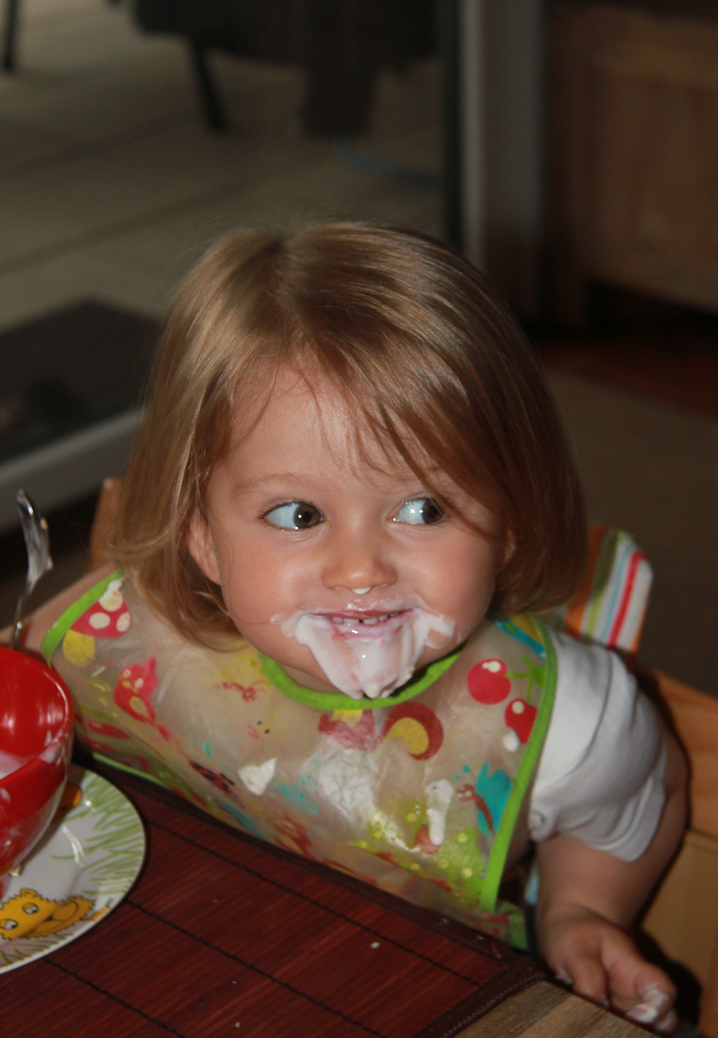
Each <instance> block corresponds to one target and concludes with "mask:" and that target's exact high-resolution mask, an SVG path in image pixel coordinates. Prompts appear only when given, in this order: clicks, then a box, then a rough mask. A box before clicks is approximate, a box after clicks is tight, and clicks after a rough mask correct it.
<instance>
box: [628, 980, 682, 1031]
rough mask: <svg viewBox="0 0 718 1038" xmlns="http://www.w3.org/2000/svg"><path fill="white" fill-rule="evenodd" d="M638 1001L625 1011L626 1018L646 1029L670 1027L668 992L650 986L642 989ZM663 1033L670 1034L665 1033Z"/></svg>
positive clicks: (670, 1011)
mask: <svg viewBox="0 0 718 1038" xmlns="http://www.w3.org/2000/svg"><path fill="white" fill-rule="evenodd" d="M639 998H640V1001H639V1002H638V1003H636V1004H635V1005H633V1006H632V1007H631V1008H630V1009H628V1010H627V1012H626V1016H627V1017H629V1018H630V1019H631V1020H635V1021H636V1023H637V1024H644V1025H645V1026H648V1027H661V1028H662V1029H663V1028H666V1027H669V1026H670V1023H671V1019H670V1018H671V1015H672V1016H674V1017H675V1013H674V1012H673V998H672V996H671V995H670V994H669V992H667V991H665V990H664V989H663V988H661V987H659V986H658V985H657V984H652V985H651V986H650V987H648V988H644V989H643V990H642V991H641V992H640V995H639ZM665 1033H670V1032H669V1031H666V1032H665Z"/></svg>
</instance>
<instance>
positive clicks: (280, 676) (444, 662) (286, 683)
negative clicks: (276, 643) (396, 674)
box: [255, 646, 463, 711]
mask: <svg viewBox="0 0 718 1038" xmlns="http://www.w3.org/2000/svg"><path fill="white" fill-rule="evenodd" d="M462 648H463V646H462V647H461V648H459V649H457V650H456V651H455V652H451V653H449V655H448V656H442V657H441V659H439V660H434V662H433V663H430V664H429V666H428V667H427V668H426V670H424V672H423V673H422V674H421V675H420V676H419V677H418V678H414V679H413V681H409V682H407V683H406V685H403V686H402V687H401V689H400V690H399V691H398V692H392V694H391V695H390V696H386V697H385V698H384V699H369V697H368V696H362V698H361V699H352V698H351V696H347V695H345V694H344V693H343V692H316V691H315V690H314V689H311V688H305V687H304V686H303V685H300V684H299V683H298V682H296V681H294V679H293V678H290V677H289V675H288V674H287V673H285V671H283V670H282V668H281V667H280V666H279V664H278V663H277V662H276V660H272V659H270V658H269V656H265V655H264V653H262V652H260V651H259V650H258V649H255V652H256V653H257V655H258V656H259V661H260V663H261V665H262V670H263V671H264V673H265V675H266V677H268V678H269V680H270V681H271V682H272V684H273V685H274V686H275V687H276V688H278V689H279V691H280V692H283V693H284V694H285V696H289V698H290V699H294V700H296V701H297V703H302V704H303V706H311V707H313V708H314V709H315V710H329V711H333V710H343V711H347V710H377V709H379V708H380V707H386V706H396V704H397V703H405V702H406V700H407V699H413V698H414V696H418V695H419V693H420V692H423V691H424V689H425V688H428V687H429V685H433V683H434V682H435V681H436V680H437V678H440V677H441V675H442V674H443V673H444V672H445V671H447V670H448V669H449V667H450V666H452V664H453V663H455V662H456V660H457V659H458V658H459V656H460V655H461V649H462Z"/></svg>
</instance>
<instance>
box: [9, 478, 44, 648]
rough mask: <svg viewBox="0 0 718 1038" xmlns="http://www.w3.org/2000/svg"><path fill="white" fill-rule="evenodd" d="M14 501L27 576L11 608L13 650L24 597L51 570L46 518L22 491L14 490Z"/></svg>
mask: <svg viewBox="0 0 718 1038" xmlns="http://www.w3.org/2000/svg"><path fill="white" fill-rule="evenodd" d="M15 500H16V501H17V510H18V512H19V513H20V523H21V525H22V535H23V537H24V539H25V548H26V550H27V577H26V579H25V587H24V588H23V590H22V594H21V595H20V597H19V599H18V601H17V606H16V607H15V617H14V619H13V632H12V641H11V645H12V647H13V649H17V647H18V644H19V642H20V632H21V631H22V625H23V623H24V621H25V606H26V605H27V600H28V598H29V597H30V595H31V594H32V592H33V590H34V588H35V585H36V584H37V582H38V580H39V579H40V577H41V576H42V575H43V573H47V571H48V570H49V569H52V558H51V556H50V537H49V534H48V531H47V520H46V519H45V517H44V516H42V515H40V513H39V512H38V510H37V508H36V507H35V505H34V504H33V503H32V501H31V500H30V498H29V497H28V496H27V494H26V493H25V491H24V490H18V492H17V495H16V498H15Z"/></svg>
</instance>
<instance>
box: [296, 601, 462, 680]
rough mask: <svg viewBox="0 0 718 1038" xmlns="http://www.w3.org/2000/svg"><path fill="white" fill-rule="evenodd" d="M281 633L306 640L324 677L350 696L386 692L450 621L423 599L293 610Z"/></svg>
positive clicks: (444, 633) (437, 642) (441, 637)
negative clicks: (385, 605)
mask: <svg viewBox="0 0 718 1038" xmlns="http://www.w3.org/2000/svg"><path fill="white" fill-rule="evenodd" d="M282 633H283V634H284V635H285V636H286V637H288V638H296V639H297V641H298V642H299V644H300V645H306V646H307V647H308V648H309V650H310V651H311V653H312V655H313V656H314V659H315V660H316V661H317V663H318V664H319V666H320V667H321V669H322V671H323V672H324V675H325V677H326V678H327V680H328V681H329V682H330V684H332V685H333V686H334V687H335V688H338V689H339V691H340V692H344V693H345V695H347V696H350V697H351V698H352V699H361V697H362V696H363V695H366V696H369V698H371V699H376V698H377V697H384V696H388V695H390V694H391V693H392V692H393V691H394V689H396V688H399V687H401V685H403V684H405V683H406V682H407V681H408V680H409V678H410V677H411V675H412V674H413V672H414V668H415V667H416V665H417V663H418V661H419V659H420V657H421V655H422V653H423V651H424V648H425V647H426V646H431V647H434V648H436V647H441V646H444V645H446V644H448V642H449V640H450V638H451V637H452V635H453V633H454V622H453V620H450V619H448V618H447V617H444V616H439V614H438V613H435V612H433V611H432V610H430V609H428V608H427V607H426V606H424V604H423V603H422V604H421V605H419V604H416V605H415V604H406V605H405V604H404V603H398V602H397V603H396V607H395V608H393V609H392V608H390V609H386V608H384V609H381V607H379V608H375V609H362V610H358V609H352V608H349V609H346V610H339V611H338V612H330V611H329V610H327V611H326V612H325V611H324V610H323V609H320V610H313V611H311V612H304V611H301V610H300V611H299V612H297V613H295V614H294V615H293V616H292V617H289V618H288V619H286V620H284V622H283V623H282Z"/></svg>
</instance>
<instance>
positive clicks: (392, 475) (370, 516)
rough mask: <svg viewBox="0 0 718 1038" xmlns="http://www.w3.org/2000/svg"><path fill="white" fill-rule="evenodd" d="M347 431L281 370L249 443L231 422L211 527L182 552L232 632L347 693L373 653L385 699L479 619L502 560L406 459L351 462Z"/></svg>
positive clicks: (486, 521) (443, 485)
mask: <svg viewBox="0 0 718 1038" xmlns="http://www.w3.org/2000/svg"><path fill="white" fill-rule="evenodd" d="M352 432H353V430H352V416H351V414H348V413H347V406H346V404H345V403H344V402H343V401H342V400H341V398H340V397H339V395H338V394H336V392H335V391H334V390H333V389H332V388H331V387H328V386H326V385H324V386H322V385H321V384H320V385H319V386H315V387H314V395H313V394H312V393H311V392H310V391H309V389H308V387H307V385H306V384H305V382H304V381H303V380H302V379H300V378H298V377H297V376H296V375H295V374H294V373H293V372H291V371H289V370H288V371H285V372H283V373H282V374H281V375H280V377H279V378H278V380H277V383H276V388H275V390H274V391H273V393H272V396H271V397H270V400H269V403H268V405H267V407H266V409H265V410H264V412H263V413H262V415H261V417H260V419H259V421H258V422H257V424H256V425H255V426H254V428H253V429H252V430H251V432H250V434H249V435H248V436H245V437H244V438H242V433H243V426H242V421H241V416H237V417H236V419H235V424H234V431H233V438H232V447H231V448H230V452H229V455H228V457H227V458H226V460H225V461H224V462H223V463H222V464H221V465H219V466H218V467H217V469H216V470H215V472H214V473H213V475H212V477H211V479H210V484H209V490H208V495H207V510H208V516H209V520H208V522H207V523H206V522H205V521H204V520H202V519H201V518H196V519H195V521H194V523H193V525H192V528H191V532H190V534H189V546H190V550H191V552H192V554H193V556H194V558H195V559H196V561H197V562H198V563H199V565H200V566H201V567H202V569H203V570H204V572H205V573H206V574H207V576H208V577H209V578H210V580H212V581H214V582H215V583H217V584H219V585H220V586H221V588H222V594H223V596H224V601H225V604H226V607H227V610H228V612H229V615H230V616H231V618H232V620H233V621H234V623H235V624H236V626H237V629H238V630H239V631H240V633H241V634H242V635H244V636H245V637H246V638H247V639H248V640H249V641H250V642H251V643H252V644H253V645H254V646H255V647H256V648H258V649H259V650H260V651H262V652H264V653H265V654H266V655H267V656H270V657H271V658H272V659H274V660H276V661H277V662H278V663H279V664H280V665H281V666H282V667H283V668H284V669H285V671H286V672H287V673H289V674H290V675H291V676H292V677H293V678H294V679H295V680H296V681H298V682H300V684H303V685H305V686H308V687H310V688H315V689H319V690H321V691H329V690H332V691H333V690H335V689H337V688H341V690H342V691H345V692H348V694H350V695H353V694H355V693H352V692H350V691H348V688H346V687H344V686H343V685H342V680H341V674H343V673H345V672H346V670H347V667H349V669H350V670H351V667H352V665H353V664H352V661H354V664H357V666H359V669H360V670H361V667H362V666H364V664H366V660H367V658H368V656H369V657H371V658H372V659H373V660H374V664H372V666H374V669H375V671H376V666H378V668H379V669H378V671H376V674H378V675H379V677H378V678H377V680H378V683H379V685H382V689H383V691H384V694H386V692H387V689H390V688H391V687H396V686H398V685H399V684H402V683H403V681H405V680H407V677H408V676H409V675H410V674H411V672H412V670H413V669H414V668H415V667H416V668H420V667H423V666H425V665H426V664H428V663H430V662H432V661H433V660H435V659H438V658H439V657H440V656H443V655H445V654H446V653H448V652H450V651H452V650H453V649H454V648H456V647H457V646H458V645H460V644H461V643H462V642H463V641H464V640H465V638H466V637H467V636H468V635H469V634H470V633H471V631H472V630H473V629H474V628H475V627H476V626H477V625H478V624H479V623H480V622H481V620H482V619H483V617H484V615H485V613H486V610H487V608H488V606H489V603H490V601H491V597H492V594H493V590H494V579H495V575H496V571H497V568H498V565H499V561H500V558H501V555H502V550H501V547H500V545H497V544H496V543H493V542H491V541H489V540H488V539H486V538H484V537H482V536H481V535H479V534H477V533H475V532H474V531H472V530H471V529H470V528H469V527H468V526H467V525H465V524H464V523H463V522H461V521H460V520H458V519H456V518H453V517H452V516H448V515H443V514H442V513H441V512H440V510H439V509H438V506H437V505H436V504H435V503H434V502H433V498H432V497H431V493H430V491H428V489H427V488H426V487H424V486H422V484H421V482H420V480H419V479H418V478H417V477H416V476H415V475H414V473H413V472H412V471H411V469H409V468H408V467H407V466H406V465H405V464H404V462H402V461H400V460H397V461H396V462H389V461H388V460H387V459H386V458H385V457H384V455H383V454H382V452H381V451H380V449H379V447H378V446H377V447H376V448H375V456H371V457H370V459H369V460H363V459H362V458H361V457H358V456H357V452H356V451H355V450H354V449H353V443H354V440H353V436H352ZM370 453H371V448H370ZM370 462H373V463H374V464H371V463H370ZM436 482H437V485H438V488H439V489H440V490H441V492H442V493H443V494H445V496H446V498H447V499H448V500H449V501H451V502H452V503H453V504H455V505H456V506H457V507H458V508H459V509H460V510H461V512H462V513H463V514H465V515H467V516H469V517H470V518H471V519H472V520H474V521H476V522H477V523H478V524H480V526H481V528H482V529H484V530H487V531H490V532H496V521H495V519H494V518H493V516H492V515H490V513H489V512H488V511H487V510H486V509H485V508H483V507H482V506H481V505H479V504H477V503H476V502H474V501H472V500H471V499H470V498H468V496H467V495H466V494H465V493H464V492H463V491H461V490H459V488H458V487H456V486H455V484H453V483H452V482H451V481H450V480H449V479H448V478H447V477H446V476H442V475H441V474H438V475H437V476H436ZM300 621H301V623H300ZM367 621H369V622H368V623H367ZM302 632H304V633H303V635H302ZM320 643H321V644H320ZM310 645H311V646H312V648H310ZM322 646H323V649H322ZM377 660H378V661H379V662H378V664H377V663H376V661H377ZM320 661H321V662H320ZM357 661H359V662H357ZM361 661H364V662H363V663H362V662H361ZM397 661H398V662H397ZM375 664H376V666H375ZM366 665H367V666H368V665H369V664H366ZM392 668H393V669H392ZM355 669H356V667H355ZM327 671H329V673H327ZM362 673H364V672H362ZM372 673H374V672H372ZM376 674H375V675H374V676H375V677H376ZM337 675H339V677H337ZM362 680H364V679H362V678H361V677H360V678H359V687H360V688H362V689H363V691H365V692H366V693H367V694H368V695H372V696H374V695H377V694H381V692H380V691H379V688H378V685H376V681H375V680H374V677H371V678H370V679H367V680H369V683H370V685H371V688H366V687H364V686H363V685H362ZM382 683H383V684H382ZM375 686H376V687H375ZM356 694H357V695H361V692H358V693H356Z"/></svg>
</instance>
